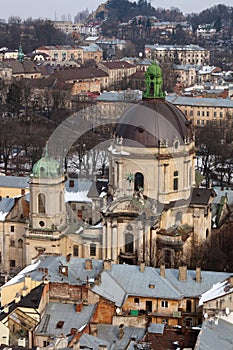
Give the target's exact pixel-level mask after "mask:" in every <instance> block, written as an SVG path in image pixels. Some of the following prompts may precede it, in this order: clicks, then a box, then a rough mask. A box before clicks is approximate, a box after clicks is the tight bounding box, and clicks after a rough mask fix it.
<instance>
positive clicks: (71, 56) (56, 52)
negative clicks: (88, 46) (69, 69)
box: [34, 45, 84, 64]
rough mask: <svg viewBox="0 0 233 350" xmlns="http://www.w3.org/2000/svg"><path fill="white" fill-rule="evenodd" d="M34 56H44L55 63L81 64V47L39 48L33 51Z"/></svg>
mask: <svg viewBox="0 0 233 350" xmlns="http://www.w3.org/2000/svg"><path fill="white" fill-rule="evenodd" d="M34 52H35V53H36V54H46V55H47V56H48V57H49V59H50V60H55V61H76V62H78V63H81V64H83V62H84V60H83V49H82V47H79V46H77V47H72V46H69V45H65V46H40V47H38V48H37V49H36V50H35V51H34Z"/></svg>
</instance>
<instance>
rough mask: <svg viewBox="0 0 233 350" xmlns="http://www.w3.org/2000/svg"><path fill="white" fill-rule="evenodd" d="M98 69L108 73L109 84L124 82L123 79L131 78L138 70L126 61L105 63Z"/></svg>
mask: <svg viewBox="0 0 233 350" xmlns="http://www.w3.org/2000/svg"><path fill="white" fill-rule="evenodd" d="M98 67H99V68H100V69H102V70H103V71H105V72H106V73H108V75H109V84H110V85H112V84H114V83H117V82H120V81H122V79H124V78H126V77H129V76H131V75H132V74H134V73H135V72H136V70H137V67H136V66H135V65H133V64H131V63H128V62H126V61H104V62H101V63H100V64H99V65H98Z"/></svg>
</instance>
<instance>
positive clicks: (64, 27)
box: [53, 21, 82, 34]
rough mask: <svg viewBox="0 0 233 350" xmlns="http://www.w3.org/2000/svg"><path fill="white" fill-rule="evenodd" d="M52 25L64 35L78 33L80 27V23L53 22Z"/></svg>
mask: <svg viewBox="0 0 233 350" xmlns="http://www.w3.org/2000/svg"><path fill="white" fill-rule="evenodd" d="M53 25H54V27H55V28H56V29H58V30H60V31H62V32H63V33H65V34H72V33H80V31H81V27H82V24H81V23H73V22H72V21H54V22H53Z"/></svg>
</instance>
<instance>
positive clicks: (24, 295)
mask: <svg viewBox="0 0 233 350" xmlns="http://www.w3.org/2000/svg"><path fill="white" fill-rule="evenodd" d="M27 294H28V287H26V286H24V287H23V289H22V296H23V297H26V295H27Z"/></svg>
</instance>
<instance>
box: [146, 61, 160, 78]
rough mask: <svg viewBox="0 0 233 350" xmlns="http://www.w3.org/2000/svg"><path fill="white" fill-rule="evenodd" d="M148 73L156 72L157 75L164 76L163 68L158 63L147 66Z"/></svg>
mask: <svg viewBox="0 0 233 350" xmlns="http://www.w3.org/2000/svg"><path fill="white" fill-rule="evenodd" d="M146 74H148V75H149V74H154V75H155V76H160V75H161V76H162V70H161V68H160V66H159V65H158V64H156V63H154V62H153V63H151V65H150V66H149V67H148V68H147V70H146Z"/></svg>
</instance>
